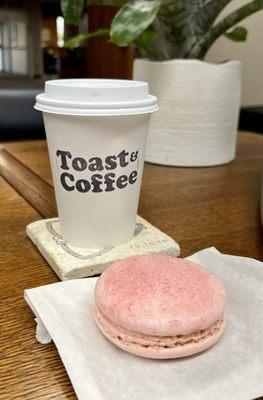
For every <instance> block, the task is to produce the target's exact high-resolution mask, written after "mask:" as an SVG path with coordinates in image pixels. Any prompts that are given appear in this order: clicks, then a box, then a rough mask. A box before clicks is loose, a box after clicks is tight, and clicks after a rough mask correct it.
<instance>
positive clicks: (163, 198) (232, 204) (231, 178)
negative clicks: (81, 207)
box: [0, 133, 263, 400]
mask: <svg viewBox="0 0 263 400" xmlns="http://www.w3.org/2000/svg"><path fill="white" fill-rule="evenodd" d="M1 147H2V149H5V150H6V151H7V152H8V155H7V154H6V153H5V152H4V155H5V157H7V158H8V161H7V162H6V161H5V162H6V163H7V164H5V170H4V171H3V169H2V174H3V175H4V176H5V178H6V180H5V179H4V178H2V177H0V191H1V196H0V207H1V208H0V210H1V214H0V218H1V220H0V235H1V239H0V268H1V269H0V271H1V275H0V282H1V285H0V340H1V344H0V347H1V354H0V399H1V400H13V399H15V400H18V399H19V400H20V399H21V400H22V399H75V398H76V397H75V394H74V391H73V388H72V386H71V384H70V382H69V379H68V377H67V374H66V372H65V369H64V367H63V365H62V363H61V361H60V358H59V356H58V354H57V351H56V348H55V346H54V344H53V343H51V344H48V345H41V344H39V343H38V342H37V341H36V339H35V322H34V316H33V314H32V312H31V311H30V309H29V308H28V306H27V304H26V303H25V301H24V299H23V292H24V289H25V288H30V287H36V286H40V285H45V284H49V283H52V282H56V281H58V278H57V277H56V275H55V274H54V272H53V271H52V269H51V268H50V267H49V266H48V264H47V263H46V262H45V260H44V259H43V258H42V257H41V255H40V254H39V252H38V251H37V249H36V248H35V247H34V246H33V244H32V243H31V242H30V240H29V239H28V238H27V237H26V233H25V227H26V225H27V224H28V223H30V222H32V221H36V220H38V219H41V218H42V217H41V214H40V212H41V213H42V215H43V208H41V207H40V208H38V207H39V204H40V205H41V204H42V202H43V199H46V198H47V203H48V204H49V205H46V206H45V207H44V209H45V210H46V211H47V210H48V212H49V213H50V214H48V215H53V213H55V208H54V201H53V200H52V199H54V195H53V191H52V188H51V186H50V185H52V179H51V173H50V168H49V162H48V155H47V147H46V143H45V142H44V141H37V142H20V143H9V144H3V145H2V146H1ZM10 155H12V156H13V157H12V156H10ZM1 156H3V152H1ZM1 156H0V164H1ZM17 160H18V161H19V162H17ZM10 163H11V164H10ZM12 163H13V164H12ZM21 163H22V164H23V165H21ZM2 164H3V159H2ZM2 164H1V165H2ZM8 165H14V168H18V170H16V169H12V168H11V169H9V167H8ZM18 166H20V169H19V167H18ZM25 167H26V168H25ZM2 168H3V167H2ZM262 168H263V136H260V135H255V134H252V133H242V134H240V135H239V140H238V151H237V159H236V161H235V162H233V163H231V164H229V165H225V166H220V167H214V168H196V169H193V168H171V167H162V166H156V165H150V164H146V165H145V170H144V176H143V184H142V192H141V199H140V206H139V213H140V214H141V215H142V216H143V217H144V218H146V219H147V220H148V221H149V222H151V223H152V224H154V225H155V226H157V227H158V228H160V229H162V230H163V231H164V232H166V233H167V234H169V235H170V236H172V237H173V238H174V239H176V240H177V241H178V242H179V244H180V245H181V248H182V255H183V256H187V255H190V254H191V253H193V252H195V251H198V250H201V249H203V248H206V247H209V246H215V247H217V248H218V250H220V251H222V252H226V253H230V254H237V255H241V256H248V257H254V258H256V259H259V260H263V243H262V231H261V224H260V182H261V170H262ZM6 171H9V172H8V174H7V175H8V176H7V175H6V173H7V172H6ZM14 171H16V173H15V176H13V174H14ZM21 171H22V172H21ZM30 171H33V174H32V173H31V172H30ZM33 175H34V176H35V178H32V176H33ZM10 176H11V177H10ZM37 176H39V177H40V178H41V179H40V180H39V179H37ZM26 177H27V178H28V179H27V178H26ZM34 179H35V181H34ZM9 182H10V183H9ZM18 182H19V185H18ZM21 182H22V183H21ZM40 182H42V185H41V184H40ZM21 185H22V189H23V191H22V192H21ZM23 185H24V186H25V188H24V187H23ZM32 188H33V189H32ZM47 188H49V189H47ZM31 189H32V190H33V191H36V192H37V193H38V192H40V193H42V195H41V201H40V202H39V201H33V200H34V199H35V197H34V196H35V195H34V196H33V200H32V195H31V194H30V191H31ZM42 189H43V191H42ZM18 191H20V193H21V194H19V193H18ZM28 196H29V200H26V199H27V198H28ZM30 196H31V197H30ZM36 198H37V199H38V195H37V197H36ZM30 199H31V200H30ZM31 204H33V207H32V205H31ZM38 209H39V210H40V212H38V211H37V210H38ZM41 210H42V211H41ZM87 379H88V376H87ZM248 400H252V399H248Z"/></svg>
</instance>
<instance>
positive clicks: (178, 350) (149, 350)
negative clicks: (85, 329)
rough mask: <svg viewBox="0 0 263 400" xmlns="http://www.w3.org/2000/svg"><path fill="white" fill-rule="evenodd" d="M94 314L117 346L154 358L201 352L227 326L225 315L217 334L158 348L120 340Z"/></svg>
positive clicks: (141, 355)
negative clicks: (197, 340) (195, 340)
mask: <svg viewBox="0 0 263 400" xmlns="http://www.w3.org/2000/svg"><path fill="white" fill-rule="evenodd" d="M93 316H94V319H95V321H96V323H97V325H98V327H99V329H100V330H101V332H102V333H103V335H104V336H105V337H106V338H107V339H109V340H110V341H111V342H112V343H113V344H115V345H116V346H117V347H119V348H120V349H122V350H124V351H126V352H128V353H131V354H134V355H137V356H140V357H145V358H154V359H172V358H180V357H187V356H191V355H194V354H197V353H200V352H202V351H204V350H207V349H208V348H209V347H211V346H213V345H214V344H215V343H216V342H217V341H218V340H219V339H220V338H221V336H222V335H223V333H224V330H225V327H226V316H225V315H224V317H223V321H222V323H221V325H220V329H219V330H218V331H217V332H216V333H215V334H213V335H209V336H208V337H206V338H205V339H203V340H200V341H199V342H190V343H187V344H185V345H183V346H175V347H173V348H164V347H163V348H162V347H160V348H157V347H155V346H154V347H151V346H148V347H145V346H140V345H139V344H134V343H131V342H125V341H121V340H118V338H117V337H116V336H114V337H113V336H111V335H110V334H109V332H108V331H107V330H106V329H104V327H103V325H102V324H101V323H100V321H99V319H98V318H97V315H96V312H94V314H93Z"/></svg>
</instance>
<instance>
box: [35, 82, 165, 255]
mask: <svg viewBox="0 0 263 400" xmlns="http://www.w3.org/2000/svg"><path fill="white" fill-rule="evenodd" d="M35 108H36V109H37V110H40V111H42V112H43V118H44V124H45V130H46V136H47V143H48V150H49V157H50V163H51V169H52V176H53V181H54V189H55V195H56V202H57V207H58V215H59V220H60V226H61V233H62V237H63V239H64V240H65V241H66V242H68V243H69V244H72V245H75V246H78V247H83V248H96V249H101V248H109V247H113V246H117V245H119V244H122V243H125V242H127V241H129V240H131V239H132V237H133V235H134V231H135V224H136V215H137V209H138V202H139V195H140V187H141V179H142V172H143V164H144V153H145V146H146V139H147V132H148V128H149V122H150V115H151V113H152V112H154V111H156V110H157V109H158V106H157V99H156V98H155V97H154V96H151V95H149V93H148V85H147V83H145V82H138V81H129V80H106V79H62V80H52V81H47V82H46V84H45V92H44V93H43V94H39V95H38V96H37V97H36V104H35Z"/></svg>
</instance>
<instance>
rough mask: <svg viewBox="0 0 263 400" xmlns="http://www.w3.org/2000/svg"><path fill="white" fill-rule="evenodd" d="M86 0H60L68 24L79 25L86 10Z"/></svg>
mask: <svg viewBox="0 0 263 400" xmlns="http://www.w3.org/2000/svg"><path fill="white" fill-rule="evenodd" d="M84 5H85V0H60V7H61V10H62V14H63V17H64V20H65V23H66V24H67V25H78V24H79V21H80V19H81V16H82V13H83V10H84Z"/></svg>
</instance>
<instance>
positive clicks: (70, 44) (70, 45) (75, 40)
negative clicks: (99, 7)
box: [66, 29, 110, 50]
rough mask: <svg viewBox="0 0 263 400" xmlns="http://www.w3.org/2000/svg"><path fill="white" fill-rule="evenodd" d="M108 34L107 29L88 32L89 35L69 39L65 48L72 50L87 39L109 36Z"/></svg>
mask: <svg viewBox="0 0 263 400" xmlns="http://www.w3.org/2000/svg"><path fill="white" fill-rule="evenodd" d="M109 33H110V32H109V30H108V29H99V30H97V31H95V32H89V33H85V34H83V35H78V36H75V37H73V38H72V39H69V40H68V41H67V42H66V47H68V48H69V49H71V50H73V49H75V48H76V47H78V46H79V45H80V43H81V42H84V41H85V40H89V39H91V38H94V37H97V36H107V35H109Z"/></svg>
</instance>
